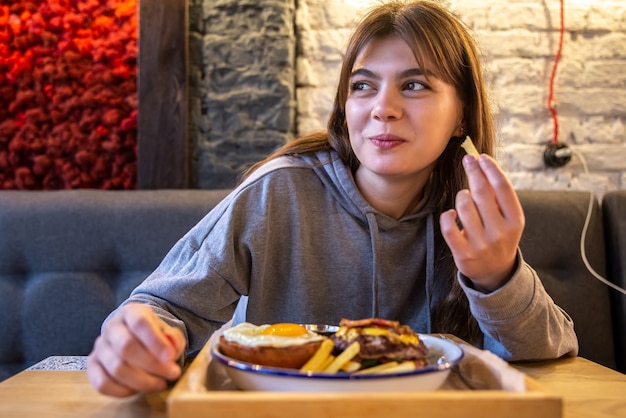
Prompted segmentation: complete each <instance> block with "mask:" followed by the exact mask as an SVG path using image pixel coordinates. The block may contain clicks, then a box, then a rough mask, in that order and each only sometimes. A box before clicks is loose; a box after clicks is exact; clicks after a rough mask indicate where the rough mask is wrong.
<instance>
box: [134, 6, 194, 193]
mask: <svg viewBox="0 0 626 418" xmlns="http://www.w3.org/2000/svg"><path fill="white" fill-rule="evenodd" d="M188 19H189V5H188V1H187V0H140V1H139V80H138V92H139V95H138V96H139V115H138V130H137V146H138V151H137V154H138V155H137V188H138V189H159V188H160V189H163V188H169V189H172V188H174V189H180V188H187V187H188V186H189V158H188V149H189V144H188V138H187V137H188V133H187V119H188V81H187V80H188V77H187V67H188Z"/></svg>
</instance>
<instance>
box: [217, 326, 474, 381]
mask: <svg viewBox="0 0 626 418" xmlns="http://www.w3.org/2000/svg"><path fill="white" fill-rule="evenodd" d="M325 328H330V327H325ZM419 337H420V338H421V339H422V341H424V344H426V346H427V347H428V349H429V355H428V357H429V358H430V359H431V360H430V363H429V365H427V366H425V367H423V368H418V369H415V370H412V371H408V372H401V373H388V374H350V373H337V374H327V373H320V372H313V373H311V372H309V373H302V372H300V371H299V370H296V369H285V368H278V367H267V366H261V365H258V364H252V363H246V362H243V361H239V360H235V359H233V358H231V357H228V356H225V355H224V354H222V353H221V352H220V351H219V349H218V347H219V344H218V343H216V344H213V346H212V347H211V356H212V357H213V359H214V360H216V361H217V362H218V363H220V364H221V365H223V366H224V367H225V368H226V372H227V374H228V376H229V377H230V378H231V379H232V381H233V383H234V384H235V385H236V386H237V387H238V388H239V389H242V390H258V391H280V392H367V391H374V392H387V391H432V390H436V389H438V388H439V387H440V386H441V385H442V384H443V382H444V381H445V380H446V378H447V377H448V374H449V373H450V369H451V368H452V367H454V366H455V365H457V364H458V363H459V362H460V361H461V359H462V358H463V350H462V349H461V348H460V347H459V346H458V345H456V344H455V343H453V342H452V341H449V340H444V339H441V338H438V337H433V336H430V335H421V334H420V335H419Z"/></svg>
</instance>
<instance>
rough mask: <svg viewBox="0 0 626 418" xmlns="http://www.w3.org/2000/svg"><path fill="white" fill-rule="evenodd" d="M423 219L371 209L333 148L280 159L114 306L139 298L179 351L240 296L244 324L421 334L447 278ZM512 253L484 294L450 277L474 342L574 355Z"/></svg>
mask: <svg viewBox="0 0 626 418" xmlns="http://www.w3.org/2000/svg"><path fill="white" fill-rule="evenodd" d="M434 228H435V221H434V220H433V213H432V208H430V207H429V206H428V205H427V204H426V203H424V202H422V203H421V204H420V205H418V207H417V208H416V210H415V211H413V213H411V214H410V215H408V216H405V217H403V218H401V219H398V220H396V219H393V218H390V217H388V216H386V215H385V214H383V213H380V212H378V211H376V210H375V209H373V208H372V207H371V206H370V205H369V204H368V203H367V202H366V201H365V199H364V198H363V197H362V195H361V194H360V193H359V191H358V189H357V187H356V185H355V182H354V179H353V177H352V173H351V172H350V170H349V169H348V168H347V167H346V166H345V165H344V164H343V163H342V161H341V160H340V159H339V157H338V155H337V154H336V153H334V152H333V151H331V152H319V153H317V154H314V155H307V156H304V157H301V158H297V157H280V158H278V159H275V160H273V161H271V162H269V163H267V164H265V165H264V166H262V167H261V168H260V169H259V170H257V171H256V172H255V173H254V174H253V175H252V176H251V177H249V178H248V179H247V180H246V181H245V182H244V183H243V184H241V185H240V186H239V187H237V188H236V189H235V190H234V191H233V192H232V193H231V194H230V195H229V196H227V197H226V198H225V199H224V200H223V201H222V202H221V203H219V204H218V205H217V206H216V207H215V208H214V209H213V210H212V211H211V212H210V213H209V214H207V215H206V216H205V217H204V218H203V219H202V220H201V221H200V222H199V223H198V224H197V225H196V226H195V227H194V228H193V229H191V230H190V231H189V232H188V233H187V234H186V235H185V236H184V237H183V238H182V239H181V240H180V241H179V242H178V243H177V244H176V245H175V246H174V247H173V248H172V249H171V251H170V252H169V254H168V255H167V256H166V257H165V258H164V260H163V261H162V263H161V265H160V266H159V267H158V268H157V269H156V270H155V271H154V272H153V273H152V274H151V275H150V276H149V277H148V278H147V279H146V280H145V281H144V282H143V283H142V284H140V285H139V286H138V287H137V288H136V289H135V290H134V291H133V292H132V294H131V296H130V298H129V299H128V300H127V301H126V302H124V304H126V303H128V302H131V301H132V302H142V303H148V304H150V305H151V306H152V307H153V309H154V310H155V311H156V313H157V314H158V315H159V316H160V317H161V318H163V319H164V320H165V321H166V322H168V323H169V324H171V325H175V326H178V327H179V328H180V329H181V330H182V331H183V332H184V333H185V334H186V336H187V340H188V348H187V352H188V353H193V352H197V351H198V350H199V349H200V348H202V346H203V345H204V344H205V342H206V341H207V339H208V338H209V337H210V335H211V334H212V333H213V332H214V331H215V330H217V329H218V328H219V327H220V326H221V325H222V324H223V323H225V322H227V321H229V320H230V319H231V318H232V317H233V314H234V312H235V308H236V307H237V305H238V303H239V301H240V298H241V297H242V296H247V309H246V310H245V318H240V319H245V320H246V321H249V322H252V323H255V324H265V323H277V322H297V323H310V324H337V323H338V322H339V321H340V320H341V319H342V318H350V319H359V318H367V317H381V318H386V319H393V320H397V321H400V322H401V323H403V324H407V325H409V326H411V327H412V328H413V329H414V330H415V331H417V332H420V333H428V332H431V312H432V311H433V309H434V307H435V306H436V305H437V304H438V303H439V302H440V301H441V299H442V298H443V297H445V295H446V293H447V292H448V291H449V289H450V283H451V280H454V278H448V277H435V271H436V270H435V255H434V249H433V248H434V246H435V245H434V239H435V238H434V235H435V234H434ZM518 257H519V260H518V261H519V262H518V265H519V267H518V270H517V271H516V272H515V274H514V276H513V278H512V279H511V280H510V281H509V282H508V283H507V284H506V285H505V286H503V287H502V288H500V289H498V290H497V291H495V292H492V293H490V294H482V293H480V292H477V291H475V290H473V289H472V287H471V283H470V282H469V281H468V280H467V279H466V278H464V277H458V280H459V281H460V283H461V286H462V288H463V290H464V291H465V292H466V294H467V295H468V298H469V300H470V307H471V309H472V314H473V315H474V317H475V318H476V319H477V320H478V322H479V325H480V327H481V329H482V331H483V332H484V334H485V337H484V338H485V339H484V347H485V348H488V349H490V350H491V351H493V352H494V353H496V354H498V355H500V356H502V357H503V358H505V359H506V360H519V359H544V358H555V357H559V356H562V355H566V354H569V355H575V354H576V353H577V350H578V343H577V339H576V335H575V333H574V330H573V324H572V321H571V319H570V318H569V316H568V315H567V314H566V313H565V312H563V311H562V310H561V309H560V308H559V307H557V306H556V305H555V304H554V303H553V302H552V300H551V299H550V297H549V296H548V295H547V293H546V292H545V290H544V288H543V286H542V285H541V282H540V280H539V278H538V277H537V275H536V273H535V272H534V270H532V269H531V268H530V267H529V266H527V265H526V264H525V263H524V262H523V260H522V258H521V254H520V255H519V256H518ZM244 300H245V298H244ZM244 309H245V305H244Z"/></svg>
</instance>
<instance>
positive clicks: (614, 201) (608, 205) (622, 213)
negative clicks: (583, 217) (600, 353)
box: [602, 190, 626, 373]
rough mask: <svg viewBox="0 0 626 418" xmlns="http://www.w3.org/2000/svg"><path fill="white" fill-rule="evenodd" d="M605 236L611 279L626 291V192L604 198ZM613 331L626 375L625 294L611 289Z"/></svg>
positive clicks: (618, 362)
mask: <svg viewBox="0 0 626 418" xmlns="http://www.w3.org/2000/svg"><path fill="white" fill-rule="evenodd" d="M602 213H603V219H604V230H605V233H606V243H607V255H608V277H609V280H611V281H612V282H613V283H614V284H616V285H617V286H619V287H620V288H622V289H626V190H616V191H611V192H608V193H606V194H605V195H604V196H603V198H602ZM611 301H612V306H613V331H614V335H615V352H616V354H617V357H616V360H617V369H618V370H619V371H621V372H622V373H626V295H624V294H622V293H620V292H618V291H617V290H615V289H611Z"/></svg>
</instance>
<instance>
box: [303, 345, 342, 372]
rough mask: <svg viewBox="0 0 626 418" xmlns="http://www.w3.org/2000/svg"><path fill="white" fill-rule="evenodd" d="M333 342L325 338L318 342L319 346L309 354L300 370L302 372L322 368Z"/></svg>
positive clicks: (331, 349)
mask: <svg viewBox="0 0 626 418" xmlns="http://www.w3.org/2000/svg"><path fill="white" fill-rule="evenodd" d="M334 347H335V344H334V343H333V341H332V340H330V339H325V340H324V341H322V344H320V346H319V348H318V349H317V351H316V352H315V354H313V355H312V356H311V358H310V359H309V360H308V361H307V362H306V363H305V364H304V366H302V367H301V368H300V371H303V372H315V371H320V370H324V367H325V364H326V362H327V359H328V357H329V356H330V353H331V352H332V351H333V348H334Z"/></svg>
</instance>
